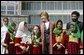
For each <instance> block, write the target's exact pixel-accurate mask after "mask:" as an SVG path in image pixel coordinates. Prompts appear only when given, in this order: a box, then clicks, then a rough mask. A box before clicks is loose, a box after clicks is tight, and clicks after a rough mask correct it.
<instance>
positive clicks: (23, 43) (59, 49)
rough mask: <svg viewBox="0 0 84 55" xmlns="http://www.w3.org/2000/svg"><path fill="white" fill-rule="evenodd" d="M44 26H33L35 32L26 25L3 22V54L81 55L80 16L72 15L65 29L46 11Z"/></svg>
mask: <svg viewBox="0 0 84 55" xmlns="http://www.w3.org/2000/svg"><path fill="white" fill-rule="evenodd" d="M40 17H41V24H39V25H34V27H33V29H32V32H30V31H29V30H28V24H27V22H25V21H22V22H20V23H19V26H18V28H17V29H16V23H14V22H12V21H10V22H9V19H8V18H7V17H4V18H3V26H2V27H1V54H80V53H81V51H80V50H83V22H80V21H78V18H79V17H80V13H79V12H78V11H73V12H72V13H71V19H72V21H70V22H69V23H67V26H66V29H63V21H62V20H60V19H59V20H57V22H56V23H54V22H53V20H50V18H49V15H48V13H47V12H46V11H42V12H41V14H40Z"/></svg>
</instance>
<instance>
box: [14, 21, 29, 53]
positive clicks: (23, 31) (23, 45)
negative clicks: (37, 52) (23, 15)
mask: <svg viewBox="0 0 84 55" xmlns="http://www.w3.org/2000/svg"><path fill="white" fill-rule="evenodd" d="M27 28H28V27H27V23H26V22H24V21H22V22H21V23H20V24H19V27H18V30H17V32H16V36H15V47H16V54H26V53H27V54H29V52H28V50H29V41H30V39H29V36H28V35H30V32H29V31H28V29H27Z"/></svg>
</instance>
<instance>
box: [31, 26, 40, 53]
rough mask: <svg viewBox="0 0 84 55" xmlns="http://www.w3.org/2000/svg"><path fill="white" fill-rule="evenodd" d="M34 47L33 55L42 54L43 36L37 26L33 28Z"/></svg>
mask: <svg viewBox="0 0 84 55" xmlns="http://www.w3.org/2000/svg"><path fill="white" fill-rule="evenodd" d="M32 46H33V48H32V54H41V35H40V28H39V26H38V25H35V26H34V28H33V34H32Z"/></svg>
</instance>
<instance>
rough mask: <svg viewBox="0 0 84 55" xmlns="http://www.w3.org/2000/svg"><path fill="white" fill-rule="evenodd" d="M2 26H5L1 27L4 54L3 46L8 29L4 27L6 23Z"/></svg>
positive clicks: (2, 49) (2, 52) (2, 51)
mask: <svg viewBox="0 0 84 55" xmlns="http://www.w3.org/2000/svg"><path fill="white" fill-rule="evenodd" d="M2 24H3V26H2V27H1V54H4V52H5V48H4V47H3V46H2V44H3V43H4V40H5V38H6V33H7V31H8V29H7V27H6V26H5V25H4V23H2Z"/></svg>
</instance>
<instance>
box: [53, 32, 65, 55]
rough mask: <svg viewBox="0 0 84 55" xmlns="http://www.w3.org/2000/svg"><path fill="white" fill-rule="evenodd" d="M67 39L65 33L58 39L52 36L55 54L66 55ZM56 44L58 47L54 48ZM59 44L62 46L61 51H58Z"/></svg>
mask: <svg viewBox="0 0 84 55" xmlns="http://www.w3.org/2000/svg"><path fill="white" fill-rule="evenodd" d="M66 37H67V35H66V34H63V33H62V35H61V36H58V37H57V36H55V35H54V34H53V36H52V45H53V54H65V48H66V42H67V41H66ZM59 38H61V39H59ZM54 44H56V45H55V46H54ZM57 44H58V45H61V48H60V49H57V48H58V47H57Z"/></svg>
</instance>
